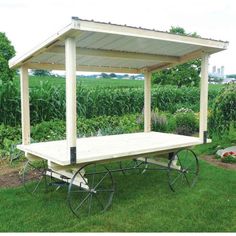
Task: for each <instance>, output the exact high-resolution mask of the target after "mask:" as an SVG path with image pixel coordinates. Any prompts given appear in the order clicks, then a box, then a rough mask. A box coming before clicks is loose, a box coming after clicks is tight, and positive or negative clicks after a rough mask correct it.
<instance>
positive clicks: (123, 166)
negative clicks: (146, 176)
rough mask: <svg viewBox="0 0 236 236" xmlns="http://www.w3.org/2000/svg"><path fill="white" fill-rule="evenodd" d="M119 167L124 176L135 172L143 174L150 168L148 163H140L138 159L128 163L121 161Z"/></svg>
mask: <svg viewBox="0 0 236 236" xmlns="http://www.w3.org/2000/svg"><path fill="white" fill-rule="evenodd" d="M119 167H120V170H121V172H122V174H123V175H127V174H128V173H134V172H135V173H137V174H143V173H144V172H145V170H146V169H147V167H148V163H146V162H144V161H139V160H137V159H132V160H127V161H120V162H119Z"/></svg>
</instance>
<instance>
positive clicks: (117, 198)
mask: <svg viewBox="0 0 236 236" xmlns="http://www.w3.org/2000/svg"><path fill="white" fill-rule="evenodd" d="M114 179H115V182H116V193H115V195H114V199H113V205H112V208H111V209H110V210H108V211H107V212H105V213H103V214H97V215H92V216H89V217H85V218H82V219H78V218H76V217H75V216H74V215H73V214H72V212H71V211H70V210H69V208H68V207H67V203H66V190H65V191H64V192H63V191H62V192H60V193H59V192H56V193H53V194H46V195H41V196H40V197H38V198H37V197H36V198H33V197H31V196H30V195H28V194H27V193H26V192H25V191H24V188H23V187H19V188H12V189H0V196H1V203H0V207H1V209H0V222H1V223H0V231H1V232H26V231H27V232H32V231H37V232H42V231H43V232H46V231H49V232H55V231H57V232H58V231H60V232H76V231H83V232H108V231H109V232H142V231H145V232H173V231H174V232H193V231H194V232H222V231H224V232H233V231H234V232H235V231H236V223H235V222H236V182H235V179H236V171H230V170H225V169H221V168H218V167H214V166H211V165H209V164H207V163H206V162H204V161H200V175H199V179H198V182H197V184H196V186H195V187H194V188H193V189H182V190H180V191H179V192H176V193H174V192H171V191H170V189H169V187H168V184H167V175H166V173H165V172H164V171H158V172H148V173H145V174H143V175H137V174H135V173H132V174H130V175H127V176H123V175H122V174H114Z"/></svg>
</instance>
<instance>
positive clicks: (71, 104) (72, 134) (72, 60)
mask: <svg viewBox="0 0 236 236" xmlns="http://www.w3.org/2000/svg"><path fill="white" fill-rule="evenodd" d="M65 52H66V55H65V56H66V140H67V152H68V156H69V157H70V158H72V159H73V157H72V155H73V153H72V152H73V150H74V151H75V148H76V139H77V129H76V42H75V39H74V38H67V39H66V41H65Z"/></svg>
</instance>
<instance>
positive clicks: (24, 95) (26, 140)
mask: <svg viewBox="0 0 236 236" xmlns="http://www.w3.org/2000/svg"><path fill="white" fill-rule="evenodd" d="M20 87H21V126H22V144H24V145H27V144H30V107H29V75H28V68H26V67H24V66H22V67H21V68H20Z"/></svg>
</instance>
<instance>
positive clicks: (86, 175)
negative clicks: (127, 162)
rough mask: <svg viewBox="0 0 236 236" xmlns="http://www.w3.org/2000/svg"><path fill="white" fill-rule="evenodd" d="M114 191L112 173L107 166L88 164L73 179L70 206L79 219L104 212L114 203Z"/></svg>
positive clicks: (69, 196)
mask: <svg viewBox="0 0 236 236" xmlns="http://www.w3.org/2000/svg"><path fill="white" fill-rule="evenodd" d="M114 191H115V187H114V181H113V178H112V175H111V172H110V171H109V170H108V169H107V168H106V167H105V166H98V165H96V164H88V165H86V166H84V167H82V168H80V169H79V170H78V171H77V172H76V173H75V174H74V176H73V178H72V179H71V182H70V185H69V189H68V204H69V207H70V209H71V211H72V212H73V213H74V214H75V215H76V216H77V217H82V216H87V215H90V214H95V213H97V212H104V211H106V210H107V209H108V207H109V206H110V205H111V203H112V198H113V195H114Z"/></svg>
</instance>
